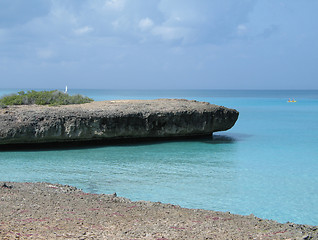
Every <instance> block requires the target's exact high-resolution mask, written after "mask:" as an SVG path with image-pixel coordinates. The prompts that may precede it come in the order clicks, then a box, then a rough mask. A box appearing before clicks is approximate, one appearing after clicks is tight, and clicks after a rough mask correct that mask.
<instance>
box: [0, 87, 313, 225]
mask: <svg viewBox="0 0 318 240" xmlns="http://www.w3.org/2000/svg"><path fill="white" fill-rule="evenodd" d="M10 92H15V90H0V94H1V95H2V94H4V93H6V94H7V93H10ZM72 92H73V93H82V94H85V95H88V96H90V97H93V98H94V99H95V100H107V99H124V98H130V99H136V98H141V99H153V98H163V97H170V98H187V99H196V100H200V101H208V102H211V103H215V104H219V105H224V106H227V107H231V108H236V109H237V110H238V111H240V116H239V120H238V122H237V123H236V125H235V126H234V127H233V128H232V129H231V130H229V131H227V132H220V133H215V137H214V139H213V140H212V139H211V138H205V139H199V140H193V141H192V140H187V141H171V142H149V143H142V144H126V145H117V146H116V145H114V146H98V147H87V148H77V149H60V150H51V151H48V150H42V151H35V150H30V151H7V152H0V164H1V166H2V167H1V168H0V180H1V181H30V182H37V181H47V182H53V183H62V184H70V185H74V186H77V187H79V188H82V189H83V190H84V191H87V192H92V193H113V192H117V194H118V195H119V196H124V197H127V198H130V199H132V200H150V201H161V202H165V203H173V204H178V205H181V206H183V207H188V208H203V209H211V210H219V211H230V212H232V213H237V214H244V215H248V214H251V213H253V214H254V215H256V216H258V217H261V218H267V219H274V220H276V221H279V222H287V221H290V222H296V223H302V224H311V225H318V204H317V203H318V174H317V172H318V91H225V90H224V91H222V90H215V91H210V90H193V91H186V90H184V91H175V90H169V91H163V90H162V91H137V90H131V91H129V90H127V91H124V90H123V91H119V90H117V91H114V90H73V91H70V93H72ZM288 98H296V100H297V103H287V100H288Z"/></svg>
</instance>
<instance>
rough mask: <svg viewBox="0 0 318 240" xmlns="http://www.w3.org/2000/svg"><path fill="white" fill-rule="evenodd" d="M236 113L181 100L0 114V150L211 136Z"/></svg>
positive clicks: (28, 107)
mask: <svg viewBox="0 0 318 240" xmlns="http://www.w3.org/2000/svg"><path fill="white" fill-rule="evenodd" d="M238 115H239V113H238V111H236V110H234V109H229V108H226V107H221V106H217V105H213V104H209V103H205V102H197V101H188V100H184V99H157V100H118V101H101V102H92V103H87V104H80V105H67V106H55V107H53V106H37V105H25V106H10V107H8V109H6V110H1V109H0V145H1V144H2V145H6V144H21V143H54V142H69V141H70V142H73V141H92V140H103V139H129V138H136V139H138V138H170V137H189V136H203V135H211V134H212V133H213V132H217V131H225V130H228V129H230V128H231V127H232V126H233V125H234V124H235V122H236V120H237V118H238Z"/></svg>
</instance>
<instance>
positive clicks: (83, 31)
mask: <svg viewBox="0 0 318 240" xmlns="http://www.w3.org/2000/svg"><path fill="white" fill-rule="evenodd" d="M93 30H94V28H92V27H89V26H85V27H82V28H78V29H75V30H74V33H75V34H76V35H84V34H86V33H90V32H92V31H93Z"/></svg>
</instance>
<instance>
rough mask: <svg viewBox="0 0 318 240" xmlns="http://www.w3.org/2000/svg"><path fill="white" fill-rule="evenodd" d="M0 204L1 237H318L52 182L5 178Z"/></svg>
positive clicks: (300, 229) (304, 228)
mask: <svg viewBox="0 0 318 240" xmlns="http://www.w3.org/2000/svg"><path fill="white" fill-rule="evenodd" d="M0 209H1V212H0V239H154V240H172V239H318V230H317V226H308V225H299V224H293V223H285V224H280V223H277V222H275V221H271V220H264V219H260V218H257V217H255V216H253V215H250V216H240V215H234V214H230V213H223V212H214V211H207V210H197V209H185V208H181V207H179V206H176V205H171V204H162V203H153V202H145V201H139V202H132V201H130V200H129V199H126V198H122V197H118V196H117V195H116V194H112V195H104V194H100V195H97V194H88V193H84V192H82V191H81V190H79V189H76V188H75V187H71V186H63V185H59V184H50V183H12V182H6V183H4V182H0Z"/></svg>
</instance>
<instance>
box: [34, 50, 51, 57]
mask: <svg viewBox="0 0 318 240" xmlns="http://www.w3.org/2000/svg"><path fill="white" fill-rule="evenodd" d="M36 55H37V57H38V58H41V59H50V58H52V57H54V55H55V53H54V51H52V50H51V49H38V50H37V53H36Z"/></svg>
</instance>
